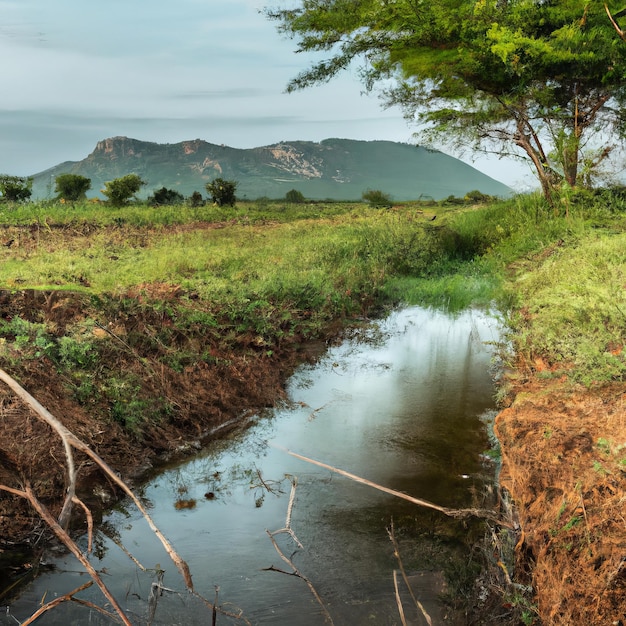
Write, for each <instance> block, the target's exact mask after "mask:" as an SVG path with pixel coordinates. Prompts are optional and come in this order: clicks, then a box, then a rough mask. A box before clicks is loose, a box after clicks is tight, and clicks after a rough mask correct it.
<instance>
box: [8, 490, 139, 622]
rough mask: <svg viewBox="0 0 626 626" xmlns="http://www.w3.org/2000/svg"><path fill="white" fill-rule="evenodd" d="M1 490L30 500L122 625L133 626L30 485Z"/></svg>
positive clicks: (91, 566) (96, 573) (85, 558)
mask: <svg viewBox="0 0 626 626" xmlns="http://www.w3.org/2000/svg"><path fill="white" fill-rule="evenodd" d="M0 490H2V491H7V492H8V493H11V494H13V495H16V496H20V497H21V498H25V499H26V500H28V502H29V503H30V505H31V506H32V507H33V508H34V509H35V511H37V513H38V514H39V517H41V519H42V520H43V521H44V522H46V524H48V526H49V528H50V530H52V532H53V533H54V534H55V535H56V536H57V538H58V539H59V540H60V541H61V542H62V543H63V544H64V545H65V546H66V547H67V549H68V550H69V551H70V552H71V553H72V554H73V555H74V556H75V557H76V558H77V559H78V560H79V561H80V563H81V565H82V566H83V567H84V568H85V569H86V570H87V573H88V574H89V575H90V576H91V579H92V580H93V581H94V582H95V583H96V585H98V587H99V588H100V591H102V593H103V594H104V597H105V598H106V599H107V600H108V601H109V602H110V603H111V606H112V607H113V608H114V609H115V611H116V612H117V614H118V615H119V616H120V619H121V620H122V623H123V624H125V625H127V626H131V623H130V621H129V619H128V618H127V617H126V614H125V613H124V611H123V609H122V607H121V606H120V605H119V604H118V602H117V600H116V599H115V597H114V596H113V594H112V593H111V592H110V591H109V589H108V588H107V586H106V585H105V584H104V581H103V580H102V578H100V575H99V574H98V572H97V571H96V570H95V569H94V567H93V565H92V564H91V563H90V562H89V561H88V559H87V557H86V556H85V555H84V554H83V553H82V551H81V549H80V548H79V547H78V546H77V545H76V543H75V542H74V540H73V539H72V538H71V537H70V536H69V535H68V534H67V532H66V531H65V529H64V528H63V527H62V526H61V525H60V524H59V522H58V521H57V520H56V519H55V518H54V516H53V515H52V513H50V511H49V510H48V509H47V508H46V506H45V505H44V504H42V503H41V502H40V501H39V500H38V499H37V497H36V496H35V494H34V493H33V490H32V489H31V487H30V485H26V487H25V489H24V491H21V490H19V489H13V488H12V487H7V486H6V485H0ZM55 606H56V605H55ZM46 610H48V609H46Z"/></svg>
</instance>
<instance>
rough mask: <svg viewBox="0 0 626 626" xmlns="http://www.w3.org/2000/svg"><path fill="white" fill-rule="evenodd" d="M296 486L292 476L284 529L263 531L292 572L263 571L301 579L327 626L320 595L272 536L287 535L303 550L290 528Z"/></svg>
mask: <svg viewBox="0 0 626 626" xmlns="http://www.w3.org/2000/svg"><path fill="white" fill-rule="evenodd" d="M297 485H298V479H297V478H296V477H295V476H293V477H292V478H291V493H290V494H289V504H288V506H287V515H286V518H285V527H284V528H281V529H279V530H275V531H273V532H271V531H269V530H267V529H266V530H265V532H266V533H267V535H268V537H269V538H270V541H271V542H272V545H273V546H274V549H275V550H276V552H277V553H278V556H279V557H280V558H281V559H282V560H283V561H284V562H285V563H287V565H289V567H291V569H292V571H291V572H286V571H284V570H281V569H278V568H276V567H274V566H273V565H272V566H270V567H267V568H264V569H265V571H273V572H279V573H281V574H287V575H288V576H297V577H298V578H301V579H302V580H303V581H304V582H305V583H306V584H307V586H308V587H309V589H310V590H311V593H312V594H313V597H314V598H315V599H316V600H317V602H318V604H319V605H320V606H321V607H322V611H323V612H324V620H325V621H326V622H327V623H329V624H333V625H334V622H333V618H332V617H331V615H330V613H329V612H328V609H327V608H326V607H325V606H324V603H323V602H322V598H321V597H320V595H319V594H318V593H317V590H316V589H315V587H314V586H313V583H312V582H311V581H310V580H309V579H308V578H307V577H306V576H305V575H304V574H303V573H302V572H300V571H299V570H298V568H297V567H296V566H295V565H294V563H293V561H292V560H291V559H290V558H289V557H287V556H285V554H284V553H283V551H282V550H281V549H280V548H279V546H278V544H277V543H276V539H274V535H278V534H280V533H287V534H288V535H289V536H290V537H291V538H292V539H293V540H294V541H295V543H296V545H297V546H298V547H299V548H301V549H302V548H303V546H302V544H301V543H300V541H299V540H298V538H297V537H296V535H295V533H294V532H293V530H292V528H291V515H292V512H293V506H294V503H295V500H296V487H297Z"/></svg>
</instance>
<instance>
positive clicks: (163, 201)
mask: <svg viewBox="0 0 626 626" xmlns="http://www.w3.org/2000/svg"><path fill="white" fill-rule="evenodd" d="M184 201H185V196H183V194H182V193H178V191H175V190H174V189H168V188H167V187H161V189H157V190H156V191H155V192H154V194H153V195H152V196H150V197H149V198H148V202H149V203H150V204H153V205H156V206H165V205H172V204H182V203H183V202H184Z"/></svg>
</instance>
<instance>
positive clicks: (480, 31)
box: [265, 0, 626, 198]
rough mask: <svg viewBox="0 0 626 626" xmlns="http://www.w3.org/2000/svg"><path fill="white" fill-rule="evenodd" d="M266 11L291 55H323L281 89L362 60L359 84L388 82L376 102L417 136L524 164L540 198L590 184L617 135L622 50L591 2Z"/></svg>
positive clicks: (405, 2) (625, 66) (623, 92)
mask: <svg viewBox="0 0 626 626" xmlns="http://www.w3.org/2000/svg"><path fill="white" fill-rule="evenodd" d="M613 1H614V0H613ZM265 13H266V15H267V16H268V17H269V18H270V19H272V20H275V21H277V22H278V29H279V31H280V32H282V33H284V34H287V35H289V36H291V37H292V38H295V39H296V40H297V42H298V51H316V52H324V53H326V55H327V58H325V59H324V60H322V61H319V62H317V63H315V64H314V65H313V66H311V67H310V68H309V69H306V70H304V71H303V72H302V73H301V74H299V75H298V76H296V77H295V78H294V79H292V81H291V82H290V83H289V85H288V90H289V91H293V90H297V89H301V88H305V87H308V86H311V85H314V84H317V83H322V82H325V81H328V80H329V79H330V78H332V77H333V76H335V75H336V74H338V73H339V72H341V71H342V70H345V69H347V68H348V67H349V66H350V64H351V63H352V62H353V61H354V60H356V59H360V60H362V61H363V65H362V67H361V76H362V79H363V81H364V83H365V86H366V87H367V89H370V90H371V89H374V88H375V87H376V86H377V85H379V84H384V85H386V87H385V88H383V89H382V96H383V99H384V102H385V104H387V105H394V104H399V105H401V106H402V107H403V108H404V111H405V114H406V116H407V117H408V118H409V119H410V120H412V121H417V122H419V123H420V124H421V132H422V136H423V138H424V140H426V141H430V142H431V143H436V142H438V141H442V140H443V142H444V143H445V144H447V145H449V144H450V143H452V144H453V145H456V146H457V147H463V146H464V147H472V148H474V149H482V150H483V151H487V152H496V153H497V154H499V155H501V156H505V155H506V156H517V157H519V156H521V157H523V158H526V159H529V160H530V162H531V163H532V165H533V167H534V170H535V172H536V174H537V177H538V179H539V182H540V184H541V187H542V189H543V192H544V194H545V195H546V197H547V198H550V197H551V195H552V193H553V191H554V190H555V189H556V188H558V187H559V186H560V185H561V184H562V183H567V184H568V185H570V186H572V187H575V186H577V185H581V184H589V183H591V182H592V179H593V174H594V172H595V171H596V169H597V168H598V166H599V165H600V163H602V162H603V161H604V159H606V158H607V157H608V156H609V154H610V152H611V149H612V148H613V146H614V144H615V142H616V141H617V140H618V138H619V137H621V136H622V135H623V134H624V131H625V130H626V115H625V114H624V103H625V101H626V46H624V45H620V44H621V42H620V41H618V40H617V38H616V37H615V30H614V26H613V25H612V24H611V21H610V20H609V19H607V15H606V13H605V9H604V8H603V5H602V3H600V2H598V1H594V2H589V0H546V1H540V0H504V1H502V0H479V1H478V2H476V0H431V1H430V2H420V1H419V0H394V1H389V0H382V1H381V0H358V1H354V0H316V1H315V2H312V1H310V0H300V1H299V2H297V3H296V8H290V9H279V10H270V9H266V11H265ZM616 15H618V14H616ZM618 32H619V31H618ZM389 85H391V86H389ZM599 131H602V134H600V132H599ZM591 138H593V141H591V142H590V141H589V139H591Z"/></svg>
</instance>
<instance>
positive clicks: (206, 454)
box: [0, 308, 497, 626]
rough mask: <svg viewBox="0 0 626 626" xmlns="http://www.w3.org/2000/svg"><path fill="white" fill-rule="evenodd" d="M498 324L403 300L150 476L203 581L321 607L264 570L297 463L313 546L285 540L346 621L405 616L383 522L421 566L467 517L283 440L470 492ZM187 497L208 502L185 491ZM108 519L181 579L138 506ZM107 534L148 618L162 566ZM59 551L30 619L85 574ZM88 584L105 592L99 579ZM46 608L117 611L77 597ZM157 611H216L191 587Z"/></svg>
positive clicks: (104, 550)
mask: <svg viewBox="0 0 626 626" xmlns="http://www.w3.org/2000/svg"><path fill="white" fill-rule="evenodd" d="M495 340H497V328H496V325H495V322H494V321H493V319H491V318H489V317H487V316H485V315H483V314H481V313H480V312H476V311H467V312H465V313H463V314H461V315H459V316H456V317H454V318H451V317H449V316H447V315H445V314H443V313H441V312H437V311H431V310H424V309H420V308H410V309H406V310H403V311H399V312H397V313H394V314H393V315H391V316H390V317H389V318H387V319H385V320H383V321H381V322H380V323H378V324H375V325H373V327H372V328H371V329H368V330H367V331H363V332H361V333H359V334H358V335H357V336H355V337H354V338H353V339H351V340H349V341H346V342H344V343H343V344H341V345H340V346H337V347H334V348H332V349H331V350H329V352H328V353H327V354H326V356H325V357H324V358H323V359H321V361H320V362H319V363H318V364H317V365H315V366H314V367H303V368H302V369H300V370H299V371H298V373H297V374H296V375H295V376H293V378H292V379H291V380H290V383H289V387H288V392H289V398H290V400H291V402H290V405H289V406H288V407H284V408H283V409H280V410H276V411H274V412H273V413H272V414H271V415H270V416H264V417H263V418H259V419H258V421H257V422H256V423H255V424H254V425H253V426H252V427H251V428H250V429H248V430H246V431H245V432H243V433H239V434H236V435H234V436H232V437H231V438H230V439H228V440H227V441H221V442H218V443H216V444H215V445H214V446H211V447H209V448H207V449H206V450H205V451H203V453H201V454H200V455H198V457H196V458H195V459H193V460H192V461H190V462H188V463H186V464H184V465H181V466H180V467H177V468H173V469H171V470H168V471H166V472H164V473H163V474H162V475H160V476H158V477H157V478H155V479H154V480H153V481H152V482H150V483H149V484H148V485H146V486H145V489H144V496H145V498H147V500H148V501H149V502H150V503H151V509H152V510H151V514H152V515H153V518H154V519H155V522H156V523H157V525H158V526H159V527H160V528H161V530H162V531H163V532H164V533H165V535H166V536H167V537H168V538H169V539H170V541H171V542H172V543H173V544H174V546H175V547H176V549H177V550H178V551H179V553H180V554H181V555H182V556H183V558H185V559H186V560H187V561H188V563H189V566H190V568H191V571H192V573H193V578H194V584H195V587H196V589H197V590H198V591H200V592H201V593H203V594H204V595H205V596H206V597H208V598H209V599H212V598H213V594H214V589H215V587H219V600H220V602H221V603H223V605H224V607H225V608H228V610H231V611H234V610H235V608H234V607H240V608H241V609H242V610H243V612H244V615H245V616H246V617H247V619H249V620H250V622H251V623H252V624H299V625H303V626H307V625H309V624H311V625H318V624H323V623H324V619H323V616H322V614H321V610H320V607H319V605H318V604H317V603H316V601H315V600H314V598H313V596H312V595H311V593H310V592H309V590H308V588H307V587H306V585H305V584H304V582H303V581H302V580H300V579H298V578H296V577H293V576H287V575H285V574H280V573H277V572H274V571H265V570H264V568H268V567H270V566H272V565H273V566H275V567H281V568H283V569H287V570H288V569H289V568H288V567H286V565H285V563H283V562H282V561H281V559H280V558H279V556H278V555H277V553H276V551H275V550H274V548H273V546H272V544H271V542H270V540H269V538H268V536H267V533H266V529H269V530H277V529H279V528H282V527H283V526H284V525H285V516H286V512H287V507H288V498H289V492H290V477H292V476H297V477H298V482H299V485H298V488H297V492H296V494H297V495H296V502H295V507H294V510H293V517H292V521H291V523H292V526H293V529H294V531H295V532H296V534H297V536H298V538H299V540H300V541H301V542H302V544H303V546H304V549H302V550H298V549H296V547H295V544H294V543H293V541H292V540H291V539H290V538H289V537H288V536H287V535H281V536H279V537H277V541H278V542H279V545H280V546H281V548H282V549H284V551H285V554H287V555H292V558H293V562H294V564H295V565H296V566H297V567H298V568H299V569H300V570H301V571H302V572H303V573H304V574H305V575H306V576H307V577H308V578H309V579H310V580H311V581H312V582H313V584H314V585H315V587H316V589H317V591H318V592H319V594H320V595H321V597H322V598H323V600H324V603H325V605H326V606H327V607H328V610H329V612H330V614H331V615H332V617H333V620H334V622H335V624H337V625H338V626H339V625H340V624H346V625H353V624H365V623H375V624H377V625H381V624H396V623H399V619H398V617H397V615H398V613H397V608H396V604H395V598H394V595H393V583H392V573H393V569H394V568H396V567H397V563H396V561H395V560H394V558H393V550H392V546H391V544H390V542H389V538H388V535H387V530H386V528H387V526H388V525H389V524H390V520H391V518H392V517H393V519H394V523H395V525H396V532H397V533H398V536H399V537H400V540H401V543H402V546H403V548H402V549H403V552H404V556H403V558H404V561H405V563H404V564H405V567H407V568H409V569H410V570H413V571H422V570H428V569H444V568H445V567H447V566H448V565H449V563H442V562H438V559H439V561H441V560H442V559H443V560H446V561H447V560H449V559H450V554H451V553H453V552H454V551H455V550H456V548H457V547H458V545H459V544H460V542H459V541H458V537H457V535H458V534H459V533H461V534H462V533H463V532H465V531H464V530H463V529H459V528H458V524H459V522H456V521H454V522H450V521H449V520H448V519H442V516H441V515H440V514H438V513H434V512H432V511H426V510H417V509H416V507H415V506H414V505H411V504H410V503H407V502H404V501H401V500H398V499H396V498H393V497H392V496H389V495H387V494H384V493H380V492H377V491H374V490H372V489H370V488H368V487H366V486H363V485H359V484H356V483H354V482H351V481H349V480H348V479H346V478H342V477H340V476H337V475H334V474H332V473H330V472H329V471H327V470H324V469H321V468H319V467H316V466H313V465H310V464H306V463H304V462H302V461H300V460H298V459H295V458H293V457H291V456H289V455H287V454H285V452H284V451H283V450H282V448H288V449H291V450H294V451H297V452H299V453H302V454H304V455H307V456H309V457H313V458H316V459H319V460H323V461H324V462H326V463H328V464H330V465H333V466H337V467H340V468H343V469H345V470H347V471H350V472H352V473H355V474H358V475H361V476H363V477H365V478H367V479H369V480H371V481H374V482H376V483H379V484H382V485H385V486H387V487H391V488H392V489H396V490H399V491H404V492H406V493H408V494H411V495H413V496H415V497H418V498H424V499H427V500H431V501H433V502H436V503H437V504H440V505H443V506H448V507H463V506H471V505H472V504H473V502H472V499H473V498H474V497H475V494H476V493H480V491H481V490H482V488H483V486H484V484H485V483H486V482H487V483H488V482H489V481H490V480H491V475H490V470H489V469H488V468H487V469H486V468H485V467H484V465H483V464H482V462H481V456H480V453H481V452H482V451H483V450H484V449H485V448H486V446H487V439H486V435H485V433H484V431H483V428H482V424H481V422H480V416H481V414H482V413H483V412H484V411H485V410H487V409H488V408H490V407H491V406H492V402H493V400H492V394H493V386H492V379H491V376H490V363H491V356H492V350H491V347H490V345H489V344H490V343H493V342H494V341H495ZM183 500H184V501H192V500H193V501H194V502H195V505H194V506H193V507H181V506H178V507H177V505H176V503H177V502H179V503H180V502H181V501H183ZM107 528H108V529H109V530H111V529H113V533H114V534H115V535H117V537H115V538H116V539H117V538H119V540H121V542H123V544H124V546H125V547H126V548H127V549H128V550H129V551H130V552H132V553H133V555H134V556H135V557H136V558H137V559H138V560H139V561H140V562H141V563H142V564H143V565H144V566H145V567H147V568H153V569H159V568H161V567H162V568H163V569H165V570H166V573H165V579H164V583H165V585H166V586H167V587H170V588H173V589H180V590H182V589H184V585H183V584H182V581H181V580H180V579H179V576H178V573H177V571H176V568H175V567H174V566H173V565H172V564H171V563H170V562H169V561H168V560H167V556H166V555H165V554H164V553H163V550H162V548H161V545H160V544H159V542H158V541H157V540H156V539H155V538H154V537H153V536H152V534H151V532H150V530H149V529H148V528H147V526H146V524H145V522H144V521H143V520H142V519H141V518H140V516H139V514H138V513H135V511H134V510H133V509H132V508H129V509H128V510H119V511H115V512H113V513H112V514H111V515H109V516H108V518H107V520H106V527H105V531H106V529H107ZM113 533H109V536H112V534H113ZM99 546H100V550H99V556H100V557H101V558H97V557H94V558H93V561H94V565H95V566H96V568H97V569H104V571H106V572H107V573H108V574H109V576H108V577H107V578H106V579H105V582H106V583H107V585H110V587H111V588H112V589H113V590H114V592H115V593H116V595H117V597H118V598H119V599H120V600H122V601H123V605H124V606H125V607H126V608H127V609H128V610H129V612H130V613H131V614H132V615H133V616H134V617H133V619H134V620H135V621H136V623H146V616H147V610H148V607H147V598H148V594H149V591H150V584H151V582H152V581H153V580H154V576H155V574H154V572H142V571H141V570H139V569H138V568H137V567H135V566H134V565H133V564H132V562H130V561H129V560H128V559H127V557H126V556H125V555H124V554H123V552H121V551H120V550H119V549H118V548H117V547H116V546H115V544H114V542H113V541H112V540H111V539H110V538H109V537H106V536H104V534H101V535H100V537H99ZM58 566H59V569H60V570H66V573H55V574H51V575H46V576H42V577H41V578H40V579H38V580H37V581H36V582H35V583H34V584H33V585H32V586H31V587H30V588H29V589H28V590H27V591H26V592H25V593H24V594H23V596H22V598H21V599H20V601H19V602H18V603H16V604H15V605H14V606H12V607H11V613H12V614H14V615H16V616H18V618H22V619H23V618H25V617H26V616H27V615H29V614H30V612H32V611H33V610H34V609H35V606H36V604H37V603H38V602H39V601H40V599H41V597H42V595H43V594H44V593H47V594H48V599H50V597H52V596H53V595H54V594H61V593H66V592H67V591H68V590H69V589H72V588H73V587H76V586H78V584H80V582H82V581H83V580H85V575H83V574H79V573H74V570H78V569H79V567H78V566H77V565H76V564H74V562H73V560H72V559H71V558H69V557H68V558H64V559H61V560H60V561H59V563H58ZM70 570H71V571H70ZM81 597H88V598H89V599H90V600H92V601H94V602H98V603H101V602H102V600H101V598H100V597H99V594H98V592H97V591H93V592H91V591H90V592H88V593H85V594H83V595H82V596H81ZM409 612H410V609H407V613H408V614H409ZM2 619H5V618H2ZM6 619H7V620H8V619H9V617H6ZM415 619H416V620H417V616H415ZM0 623H2V624H4V623H15V622H14V621H6V622H5V621H2V622H0ZM38 623H41V624H73V623H76V624H85V623H91V624H100V623H108V622H107V621H106V619H105V618H104V617H102V616H100V615H99V614H97V613H92V614H89V611H88V609H85V608H81V607H74V606H71V605H69V604H68V603H66V604H65V605H64V606H62V607H59V608H57V609H55V610H54V611H52V612H50V613H49V614H47V615H46V616H44V617H43V618H41V620H40V621H39V622H38ZM153 623H154V624H168V625H172V624H179V623H180V624H186V625H190V624H207V623H210V618H209V613H207V611H206V609H205V608H204V607H203V606H202V605H201V603H199V601H197V600H195V599H193V598H191V597H189V596H188V595H187V594H186V593H182V592H181V593H180V594H166V595H165V596H163V597H162V598H160V599H159V605H158V607H157V610H156V617H155V620H154V622H153ZM230 623H238V622H237V621H236V620H234V619H230V618H227V617H224V616H220V617H219V620H218V624H230ZM239 623H243V622H239ZM415 623H419V622H417V621H416V622H415Z"/></svg>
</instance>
